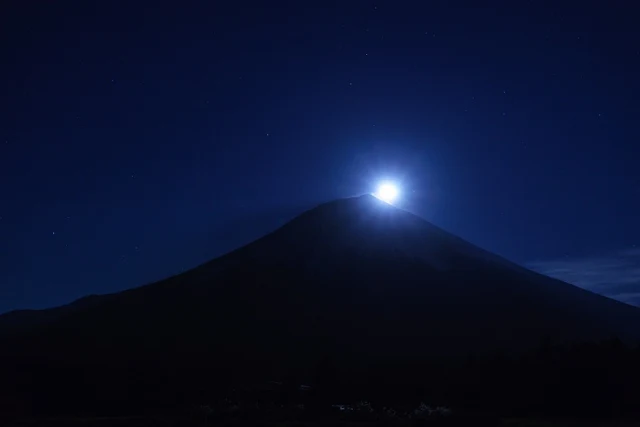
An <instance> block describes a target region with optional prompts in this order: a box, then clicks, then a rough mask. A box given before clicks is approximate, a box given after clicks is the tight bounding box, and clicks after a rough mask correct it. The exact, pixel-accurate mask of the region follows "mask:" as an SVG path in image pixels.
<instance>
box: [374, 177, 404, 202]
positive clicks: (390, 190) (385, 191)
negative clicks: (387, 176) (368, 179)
mask: <svg viewBox="0 0 640 427" xmlns="http://www.w3.org/2000/svg"><path fill="white" fill-rule="evenodd" d="M398 193H399V191H398V187H396V186H395V185H393V184H392V183H390V182H383V183H382V184H380V186H379V187H378V191H376V192H375V193H373V195H374V196H376V197H377V198H378V199H380V200H382V201H383V202H387V203H389V204H391V203H393V202H394V201H395V200H396V199H397V198H398Z"/></svg>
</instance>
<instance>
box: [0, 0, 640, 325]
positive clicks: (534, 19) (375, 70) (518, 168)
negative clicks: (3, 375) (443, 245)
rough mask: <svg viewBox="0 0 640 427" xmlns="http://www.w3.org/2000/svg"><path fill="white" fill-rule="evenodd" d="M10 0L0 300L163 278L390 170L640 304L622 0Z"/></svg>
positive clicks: (455, 224) (487, 231)
mask: <svg viewBox="0 0 640 427" xmlns="http://www.w3.org/2000/svg"><path fill="white" fill-rule="evenodd" d="M6 3H11V2H6ZM6 3H3V6H2V9H1V10H0V16H1V18H0V20H1V25H0V28H1V30H0V31H1V32H2V35H1V37H2V38H1V40H2V48H1V53H2V67H1V69H0V77H1V81H2V92H1V93H2V97H1V102H0V106H1V108H2V111H1V116H0V217H1V219H0V312H3V311H7V310H10V309H15V308H40V307H48V306H52V305H57V304H61V303H65V302H68V301H70V300H72V299H74V298H77V297H80V296H82V295H85V294H91V293H106V292H112V291H117V290H121V289H124V288H128V287H132V286H135V285H140V284H143V283H145V282H149V281H152V280H157V279H160V278H163V277H166V276H167V275H170V274H174V273H177V272H179V271H181V270H183V269H187V268H190V267H193V266H195V265H197V264H199V263H201V262H203V261H205V260H208V259H209V258H212V257H214V256H216V255H220V254H222V253H224V252H226V251H228V250H229V249H232V248H234V247H236V246H238V245H240V244H242V243H246V242H249V241H250V240H252V239H254V238H256V237H258V236H260V235H261V234H263V233H265V232H268V231H270V230H271V229H273V228H274V227H276V226H278V225H280V224H282V223H283V222H284V221H286V220H287V219H289V218H291V217H292V216H295V215H296V214H297V213H299V212H300V211H302V210H304V209H307V208H309V207H312V206H313V205H315V204H317V203H320V202H323V201H327V200H330V199H333V198H338V197H345V196H350V195H355V194H360V193H364V192H370V191H372V190H373V189H374V188H375V183H376V181H378V180H379V179H381V178H391V179H395V180H397V181H399V182H401V183H402V187H403V188H402V190H403V197H402V200H401V202H400V206H401V207H405V208H407V209H410V210H412V211H413V212H415V213H418V214H419V215H421V216H423V217H425V218H426V219H428V220H430V221H432V222H434V223H435V224H437V225H439V226H441V227H443V228H445V229H447V230H449V231H451V232H453V233H455V234H458V235H460V236H461V237H463V238H465V239H467V240H469V241H471V242H473V243H475V244H477V245H480V246H482V247H484V248H486V249H488V250H491V251H494V252H496V253H498V254H500V255H503V256H505V257H507V258H509V259H511V260H513V261H516V262H518V263H521V264H524V265H528V266H531V267H532V268H535V269H537V270H539V271H543V272H547V273H549V274H554V275H556V276H557V277H562V278H566V279H567V280H570V281H572V282H573V283H576V284H580V285H582V286H585V287H587V288H590V289H594V290H596V291H598V292H601V293H604V294H607V295H612V296H614V297H617V298H619V299H622V300H625V301H628V302H632V303H637V304H640V225H639V224H638V218H640V169H639V168H638V164H639V163H640V126H638V124H639V123H640V103H639V102H638V100H640V80H639V79H638V76H640V28H639V27H638V25H636V24H637V19H636V17H637V14H634V11H633V10H632V9H625V8H623V7H621V6H612V5H610V4H608V3H606V4H605V3H604V2H598V3H599V5H598V4H596V3H595V2H594V3H590V2H580V3H575V4H574V5H572V6H571V7H570V6H567V7H564V6H558V4H557V3H559V2H525V1H522V2H493V3H492V2H488V3H486V4H487V5H488V4H491V5H492V6H491V7H479V6H478V5H479V3H478V2H475V1H468V2H444V1H442V2H426V1H416V2H401V1H335V2H332V1H323V2H303V1H300V2H293V1H292V2H286V3H285V2H275V1H274V2H266V1H265V2H201V3H195V2H180V3H176V2H167V3H163V2H148V3H146V7H144V5H145V4H144V3H142V2H100V6H97V5H96V4H94V3H95V2H78V3H76V4H73V3H71V2H18V1H15V2H13V3H12V4H6ZM483 4H485V3H483ZM567 4H568V3H567ZM619 4H620V5H622V3H619ZM223 5H224V6H223ZM629 5H630V4H629ZM594 278H598V280H597V283H595V284H594V280H595V279H594Z"/></svg>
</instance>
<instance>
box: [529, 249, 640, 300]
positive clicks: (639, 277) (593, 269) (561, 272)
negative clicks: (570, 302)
mask: <svg viewBox="0 0 640 427" xmlns="http://www.w3.org/2000/svg"><path fill="white" fill-rule="evenodd" d="M526 266H527V267H528V268H530V269H532V270H534V271H537V272H539V273H542V274H545V275H547V276H551V277H553V278H556V279H560V280H562V281H564V282H567V283H571V284H573V285H576V286H580V287H581V288H584V289H588V290H590V291H592V292H595V293H598V294H601V295H605V296H607V297H610V298H614V299H617V300H619V301H622V302H626V303H627V304H633V305H637V306H640V248H632V249H627V250H622V251H619V252H616V253H612V254H609V255H605V256H598V257H595V256H594V257H587V258H574V259H571V258H568V259H562V260H549V261H536V262H531V263H528V264H527V265H526Z"/></svg>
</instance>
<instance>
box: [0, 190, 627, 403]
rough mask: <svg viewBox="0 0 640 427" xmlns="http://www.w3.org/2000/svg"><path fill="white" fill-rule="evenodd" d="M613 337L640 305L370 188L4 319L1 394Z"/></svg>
mask: <svg viewBox="0 0 640 427" xmlns="http://www.w3.org/2000/svg"><path fill="white" fill-rule="evenodd" d="M614 337H616V338H619V339H620V340H622V341H623V342H629V343H631V342H635V341H636V340H638V339H640V309H637V308H635V307H631V306H628V305H625V304H623V303H620V302H617V301H614V300H611V299H608V298H605V297H602V296H599V295H596V294H593V293H590V292H588V291H585V290H583V289H580V288H577V287H575V286H572V285H569V284H567V283H563V282H560V281H558V280H554V279H550V278H548V277H545V276H542V275H539V274H536V273H534V272H531V271H529V270H526V269H524V268H522V267H519V266H517V265H515V264H512V263H510V262H508V261H506V260H504V259H502V258H500V257H497V256H495V255H492V254H490V253H487V252H485V251H483V250H482V249H479V248H477V247H475V246H473V245H471V244H470V243H468V242H465V241H464V240H462V239H460V238H457V237H455V236H453V235H451V234H448V233H447V232H445V231H443V230H441V229H439V228H438V227H435V226H434V225H432V224H430V223H428V222H426V221H425V220H423V219H421V218H419V217H417V216H415V215H413V214H411V213H408V212H406V211H403V210H400V209H397V208H395V207H393V206H391V205H388V204H386V203H384V202H381V201H379V200H378V199H376V198H374V197H372V196H368V195H367V196H361V197H356V198H350V199H343V200H338V201H334V202H330V203H326V204H323V205H320V206H318V207H316V208H314V209H312V210H309V211H307V212H305V213H303V214H302V215H300V216H298V217H297V218H295V219H294V220H292V221H291V222H289V223H288V224H286V225H284V226H283V227H281V228H280V229H278V230H276V231H274V232H273V233H271V234H269V235H267V236H265V237H263V238H261V239H259V240H257V241H255V242H253V243H251V244H249V245H247V246H244V247H242V248H240V249H238V250H236V251H233V252H231V253H229V254H227V255H225V256H222V257H220V258H217V259H215V260H213V261H210V262H208V263H206V264H204V265H201V266H199V267H197V268H194V269H193V270H190V271H188V272H186V273H184V274H180V275H178V276H175V277H171V278H169V279H166V280H163V281H160V282H157V283H153V284H150V285H146V286H143V287H140V288H136V289H132V290H128V291H125V292H121V293H118V294H111V295H105V296H91V297H88V298H84V299H81V300H79V301H76V302H75V303H72V304H70V305H67V306H64V307H60V308H55V309H50V310H41V311H20V312H13V313H8V314H6V315H3V316H0V345H1V347H2V349H3V354H2V356H0V358H1V359H0V362H1V363H2V366H1V367H0V369H2V370H3V371H4V372H3V378H5V381H4V382H3V383H2V389H0V393H1V394H0V397H3V399H4V402H5V403H4V405H6V406H7V407H11V408H19V410H21V411H24V412H30V411H31V412H42V413H49V412H55V411H56V410H59V411H62V412H64V411H68V409H64V408H66V407H67V406H69V405H70V403H69V402H72V404H71V406H74V405H75V407H77V408H83V410H86V411H91V410H92V409H94V408H98V407H101V405H104V402H106V401H108V402H110V403H109V405H112V406H113V407H119V408H120V407H127V405H131V406H141V405H145V404H148V405H150V406H153V403H150V402H171V403H172V404H187V403H192V402H194V401H198V399H199V398H202V397H203V396H208V395H210V394H212V393H215V392H217V391H218V390H223V389H225V388H228V387H231V386H233V385H237V384H241V383H250V382H255V381H263V380H264V381H266V380H272V379H278V380H282V379H285V380H286V379H288V378H295V379H296V381H300V382H301V381H305V382H309V383H312V384H315V383H322V382H323V381H329V380H328V378H331V376H332V375H334V376H335V375H338V372H339V373H340V375H341V378H342V379H343V381H346V379H345V378H347V377H349V376H350V375H351V376H352V377H353V379H354V381H359V380H360V379H362V378H369V379H370V378H372V375H373V374H372V373H375V375H379V377H380V378H383V377H384V378H386V377H389V376H397V378H401V377H403V375H404V376H405V377H407V378H408V377H411V375H413V374H412V373H411V372H408V370H409V369H411V368H413V367H417V366H425V365H428V364H430V363H433V364H437V363H440V362H442V361H444V360H446V361H448V362H450V361H452V360H459V361H461V363H462V361H464V360H467V359H468V358H469V357H470V355H473V356H474V357H476V356H477V357H482V355H491V354H497V353H500V354H511V353H517V352H520V351H527V350H531V349H535V348H538V347H540V345H541V343H547V344H549V343H553V344H563V343H571V342H584V341H600V340H606V339H611V338H614ZM292 381H293V380H292ZM221 392H222V391H221ZM61 402H66V403H61Z"/></svg>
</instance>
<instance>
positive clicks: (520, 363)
mask: <svg viewBox="0 0 640 427" xmlns="http://www.w3.org/2000/svg"><path fill="white" fill-rule="evenodd" d="M133 359H135V358H134V357H132V360H133ZM7 362H8V361H7V360H3V361H2V363H3V364H4V366H3V368H4V369H3V370H4V371H6V372H9V371H10V372H11V374H7V375H5V376H4V378H3V380H2V387H1V389H0V390H1V395H0V402H1V403H0V405H1V407H0V410H1V412H2V413H3V414H4V416H5V417H18V416H25V415H28V416H45V415H46V416H56V415H92V416H93V415H134V414H144V413H149V412H150V411H151V412H153V411H156V412H157V411H164V412H172V413H174V414H177V413H182V412H184V411H186V410H187V409H188V408H193V407H194V406H199V405H206V404H212V403H215V402H219V401H221V400H224V399H231V400H232V401H234V402H238V405H241V406H242V405H244V406H245V407H248V406H253V405H256V404H258V405H280V406H286V405H296V406H299V405H301V404H302V405H304V407H305V408H307V410H316V411H319V412H322V410H323V408H325V409H326V408H329V407H331V405H334V404H336V403H349V402H357V401H361V400H367V401H369V402H371V404H372V405H373V407H374V408H377V409H379V408H383V407H385V408H390V407H391V408H398V410H399V411H401V409H402V408H415V407H416V406H418V405H419V404H420V402H426V403H428V404H430V405H444V406H446V407H449V408H452V409H453V410H454V411H455V412H456V413H458V414H460V413H469V414H484V415H492V416H500V417H558V416H567V417H573V418H575V417H584V418H594V417H600V418H624V417H640V404H639V402H640V386H639V385H640V347H638V346H629V345H626V344H624V343H623V342H621V341H619V340H617V339H612V340H608V341H604V342H600V343H585V344H573V345H551V344H549V343H543V344H541V345H540V346H539V348H537V349H536V350H534V351H530V352H527V353H520V354H511V355H508V354H505V353H494V354H491V355H487V354H485V355H482V356H480V355H474V354H473V353H470V354H468V355H467V356H466V357H465V358H462V359H458V360H456V361H451V362H428V363H424V364H413V365H404V364H403V365H393V364H389V365H385V366H381V365H377V366H369V367H368V368H367V369H364V370H357V369H353V366H349V367H347V366H346V365H344V364H342V363H341V360H340V359H339V358H336V357H332V356H329V355H322V356H319V357H318V361H317V364H316V365H315V366H313V367H310V369H309V370H308V371H307V373H306V374H305V373H303V372H300V371H297V372H291V373H289V374H287V375H286V376H285V377H284V378H278V379H276V380H277V381H273V382H270V384H271V385H270V386H268V387H266V388H265V387H263V385H264V384H266V383H267V381H266V380H267V378H266V376H264V375H262V376H261V375H260V372H258V371H257V370H254V371H252V372H248V371H246V372H238V370H242V369H243V368H241V367H240V366H233V365H226V366H219V365H218V364H216V361H215V360H200V359H197V358H193V359H188V358H185V359H182V360H179V359H174V360H172V361H171V364H149V363H146V362H145V361H144V360H138V361H137V362H128V363H126V364H125V363H122V362H118V361H114V362H113V363H108V362H105V363H101V364H93V363H88V364H82V363H81V361H73V363H65V361H61V360H57V361H49V362H48V363H46V364H43V363H40V364H24V365H22V366H20V367H19V369H15V370H11V369H9V370H7V369H6V368H8V366H7V365H6V363H7ZM238 374H244V375H238ZM238 378H244V384H239V383H237V382H236V381H237V380H238ZM251 378H255V382H253V383H252V382H251V381H250V379H251ZM273 384H277V386H273ZM302 384H305V387H300V385H302ZM301 390H303V391H301Z"/></svg>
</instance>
